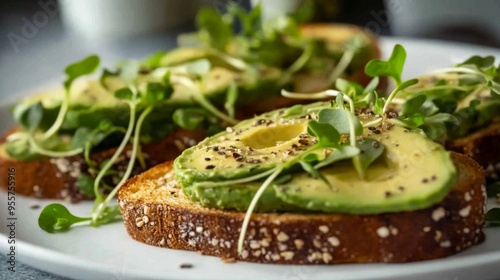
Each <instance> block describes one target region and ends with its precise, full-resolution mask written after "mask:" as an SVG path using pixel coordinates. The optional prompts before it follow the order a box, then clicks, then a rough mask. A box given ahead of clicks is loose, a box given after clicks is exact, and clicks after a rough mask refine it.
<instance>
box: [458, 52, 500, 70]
mask: <svg viewBox="0 0 500 280" xmlns="http://www.w3.org/2000/svg"><path fill="white" fill-rule="evenodd" d="M493 63H495V57H493V56H484V57H483V56H479V55H474V56H472V57H470V58H468V59H467V60H465V61H464V62H462V63H459V64H457V66H464V65H475V66H477V68H479V69H486V68H489V67H491V66H492V65H493Z"/></svg>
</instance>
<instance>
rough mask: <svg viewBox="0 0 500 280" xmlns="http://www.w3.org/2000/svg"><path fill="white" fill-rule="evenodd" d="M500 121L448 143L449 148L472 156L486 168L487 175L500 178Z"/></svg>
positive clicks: (496, 178)
mask: <svg viewBox="0 0 500 280" xmlns="http://www.w3.org/2000/svg"><path fill="white" fill-rule="evenodd" d="M499 142H500V122H496V123H493V124H490V125H489V126H487V127H486V128H483V129H481V130H478V131H476V132H474V133H472V134H469V135H467V136H465V137H463V138H460V139H457V140H454V141H451V142H450V143H448V144H447V145H446V146H447V149H449V150H452V151H456V152H459V153H461V154H464V155H466V156H469V157H471V158H472V159H474V160H475V161H477V162H478V163H479V164H480V165H482V166H483V167H484V168H485V170H486V176H487V177H488V178H491V179H495V180H498V179H499V178H500V146H499V145H498V143H499Z"/></svg>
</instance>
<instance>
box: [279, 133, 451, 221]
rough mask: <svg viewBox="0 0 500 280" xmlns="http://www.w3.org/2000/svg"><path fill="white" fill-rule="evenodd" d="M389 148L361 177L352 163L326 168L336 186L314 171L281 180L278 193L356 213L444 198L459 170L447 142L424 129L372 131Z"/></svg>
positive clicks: (419, 205)
mask: <svg viewBox="0 0 500 280" xmlns="http://www.w3.org/2000/svg"><path fill="white" fill-rule="evenodd" d="M370 138H374V139H376V140H378V141H380V143H382V144H383V145H384V146H385V150H384V153H383V154H382V158H379V159H378V160H377V161H376V162H375V163H374V164H372V165H371V166H370V167H369V168H368V170H367V172H366V177H365V179H360V178H359V177H358V175H357V173H356V171H355V169H354V168H353V166H352V163H351V162H349V161H343V162H339V163H337V164H333V165H331V166H329V167H326V168H323V169H321V170H320V171H321V173H322V174H323V175H324V176H325V178H326V179H327V180H328V181H329V182H330V184H331V187H330V186H328V185H327V184H326V183H324V182H323V181H321V180H319V179H314V178H311V177H310V176H309V175H308V174H305V173H300V174H297V175H294V176H293V177H292V179H291V180H290V181H289V182H288V183H286V184H276V185H274V189H275V190H276V194H277V196H278V197H279V198H281V199H282V200H283V201H285V202H287V203H290V204H294V205H296V206H299V207H302V208H305V209H310V210H317V211H324V212H341V213H353V214H377V213H386V212H400V211H411V210H415V209H421V208H426V207H429V206H431V205H433V204H435V203H437V202H439V201H441V200H442V199H443V198H444V197H445V196H446V195H447V193H448V192H449V191H450V189H451V188H452V186H453V184H454V183H455V180H456V170H455V166H454V165H453V162H452V161H451V159H450V155H449V152H447V151H446V150H445V149H444V148H443V147H442V146H441V145H439V144H437V143H435V142H433V141H431V140H430V139H428V138H426V137H425V136H423V135H422V134H420V133H418V132H412V131H408V130H406V129H404V128H402V127H399V126H394V127H392V128H391V129H389V130H385V131H382V132H381V133H380V134H374V135H371V136H370Z"/></svg>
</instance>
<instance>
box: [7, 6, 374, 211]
mask: <svg viewBox="0 0 500 280" xmlns="http://www.w3.org/2000/svg"><path fill="white" fill-rule="evenodd" d="M232 9H233V10H234V13H232V14H231V13H230V14H228V15H225V16H224V17H223V16H221V15H219V14H218V13H217V12H216V11H215V10H214V9H209V8H206V9H203V10H202V11H200V13H199V15H198V17H197V23H198V27H199V31H198V32H197V33H196V34H197V35H196V36H199V37H200V38H201V39H200V41H199V42H198V43H197V44H194V45H193V44H191V45H190V46H181V47H179V48H177V49H174V50H171V51H168V52H161V53H157V54H154V55H152V56H151V57H150V58H148V59H146V60H145V61H141V62H137V61H127V62H124V63H122V64H121V65H119V67H118V69H117V70H115V71H111V70H106V69H105V70H103V71H102V73H101V75H100V78H99V79H98V80H95V79H90V80H88V81H85V82H81V83H79V82H75V84H73V81H75V80H76V79H77V78H80V77H82V76H85V75H88V74H91V73H92V72H93V71H95V70H96V68H97V67H98V64H99V58H98V57H96V56H89V57H87V58H86V59H83V60H81V61H79V62H77V63H74V64H72V65H70V66H68V68H67V69H66V70H65V72H66V75H67V80H66V81H65V84H64V90H62V91H61V92H51V93H50V94H49V95H44V96H41V97H38V96H35V97H30V98H27V99H26V100H24V101H23V102H21V103H20V104H18V105H17V106H16V107H15V108H14V109H13V113H14V118H15V120H16V122H17V127H16V128H13V129H12V130H11V131H8V132H6V133H5V134H4V135H3V136H2V138H1V143H2V145H1V150H0V167H3V166H8V167H16V168H17V170H22V172H23V174H22V177H23V180H25V181H23V183H22V184H20V187H19V188H18V190H17V191H18V193H19V194H24V195H33V196H37V197H45V198H62V199H67V200H71V201H78V200H80V199H89V198H93V197H97V198H103V197H104V196H105V194H107V193H109V192H110V191H112V189H113V187H114V186H116V185H120V182H122V179H123V178H125V179H126V177H128V176H129V175H130V174H136V173H138V172H140V171H143V170H146V169H147V168H149V167H151V166H154V165H156V164H158V163H160V162H163V161H165V160H169V159H173V158H175V156H177V155H179V154H180V152H181V151H182V150H184V149H185V148H186V147H189V146H192V145H194V144H195V143H197V142H198V141H200V140H202V139H203V138H204V137H205V136H207V135H212V134H214V133H216V132H218V131H221V130H223V129H224V127H225V126H227V125H231V124H234V123H235V122H236V119H240V118H245V117H251V116H253V115H254V114H255V113H257V112H261V111H267V110H269V109H274V108H278V107H282V106H286V105H289V104H290V103H287V102H289V101H290V100H289V99H285V98H282V97H281V96H280V95H279V91H280V89H281V88H282V87H287V88H295V87H299V86H303V85H305V82H301V83H296V82H295V77H298V76H299V75H300V76H301V77H302V79H301V80H302V81H307V80H308V79H307V76H311V77H313V76H314V77H320V78H316V79H314V81H315V82H314V83H312V85H311V83H310V84H309V86H308V87H312V86H315V87H319V88H324V86H325V84H328V85H329V84H331V83H332V81H333V80H330V78H331V77H330V76H331V75H330V74H332V73H331V72H332V71H333V70H335V69H337V71H335V73H336V74H335V75H337V76H342V77H346V78H350V77H353V78H355V79H358V81H359V82H361V83H363V79H366V76H364V78H360V76H359V73H363V71H362V69H363V66H364V64H365V63H366V62H367V61H368V60H369V59H371V58H374V57H378V56H379V55H380V53H379V50H378V46H377V43H376V40H375V38H374V36H373V35H371V34H369V33H367V32H366V31H364V30H361V29H356V28H353V27H349V26H339V29H340V30H343V31H342V34H348V33H350V32H352V33H351V35H352V36H349V35H347V36H344V37H343V38H340V39H337V40H333V39H329V38H327V39H324V37H325V36H327V35H328V34H329V33H332V32H333V31H335V29H336V27H335V25H320V26H319V27H321V28H320V29H321V30H324V31H323V33H321V34H324V35H321V34H320V35H317V34H315V35H314V36H307V34H308V32H311V31H302V34H301V31H300V28H299V26H298V24H297V22H296V21H295V20H293V19H291V18H285V19H286V21H287V22H288V23H289V24H291V25H290V26H288V25H287V26H286V30H285V29H279V28H277V27H276V26H270V27H269V26H267V25H266V31H264V27H263V26H261V23H260V22H259V21H258V20H257V19H258V18H260V16H259V14H258V13H259V12H260V10H259V9H256V10H253V11H252V12H251V13H252V14H253V18H254V20H253V21H252V22H251V23H249V24H252V25H255V26H257V27H258V28H254V29H253V30H254V31H255V34H250V33H248V32H246V31H245V32H243V31H241V32H239V33H237V32H234V33H233V31H228V32H227V33H226V35H227V36H226V37H225V39H224V40H223V41H224V42H225V44H220V42H218V43H217V42H215V43H214V42H213V41H211V40H210V39H207V38H211V37H210V36H216V34H209V35H210V36H209V37H206V36H205V37H204V36H202V35H203V34H206V32H207V30H210V27H211V24H214V22H215V24H222V25H224V26H225V28H226V29H227V28H228V27H229V26H232V24H233V21H236V20H243V19H240V18H239V17H238V16H237V14H238V15H239V16H242V17H245V16H249V15H246V14H242V13H241V11H240V10H238V9H239V8H237V7H233V8H232ZM228 18H231V20H229V21H227V22H226V21H225V20H227V19H228ZM319 27H318V28H319ZM247 29H248V28H247ZM306 29H307V30H314V28H311V27H307V28H304V30H306ZM325 30H326V31H325ZM349 30H350V31H349ZM333 33H334V32H333ZM328 36H330V37H332V36H331V35H328ZM181 37H182V36H181ZM320 37H323V38H320ZM333 38H335V36H333ZM353 38H355V40H351V39H353ZM344 39H345V40H344ZM207 40H208V41H207ZM325 40H329V41H328V42H326V41H325ZM351 41H354V45H353V46H352V47H350V46H351V45H350V44H351ZM250 42H251V43H252V44H250ZM325 42H326V43H325ZM238 43H245V46H246V47H245V48H243V47H242V46H239V47H238V48H236V47H235V44H238ZM247 43H248V45H247ZM275 45H279V46H281V50H283V52H282V53H279V54H275V55H274V58H276V59H275V60H268V59H267V58H268V57H269V54H270V53H272V52H273V48H274V46H275ZM325 45H328V47H325ZM358 48H359V50H360V51H358ZM234 50H239V52H237V53H235V52H234ZM242 50H244V51H242ZM346 50H349V52H350V53H351V56H352V63H351V61H348V63H347V64H345V63H344V65H343V66H342V67H340V68H339V67H336V66H337V63H336V62H338V61H339V60H340V59H341V57H342V53H343V52H344V51H346ZM285 54H286V55H285ZM318 63H319V64H321V65H320V66H318ZM322 63H323V64H322ZM325 63H326V64H328V68H325V69H326V70H325V71H323V73H322V72H321V71H320V70H321V69H323V67H324V65H325ZM341 68H342V69H341ZM318 69H319V70H318ZM318 75H319V76H318ZM325 77H326V78H325ZM333 78H335V77H333ZM325 79H326V81H325ZM320 82H322V83H320ZM264 101H265V102H264ZM243 108H244V109H243ZM132 111H133V112H134V113H132ZM141 116H142V117H141ZM140 120H141V121H140ZM139 121H140V123H141V125H138V124H139ZM137 127H139V130H138V131H137V133H136V132H134V129H136V128H137ZM125 136H126V137H125ZM135 139H137V141H136V142H137V143H136V144H135V147H136V148H135V149H134V143H133V142H134V140H135ZM122 143H123V145H122ZM134 151H135V152H134ZM115 155H116V156H115ZM110 159H114V160H113V161H109V160H110ZM109 162H112V163H111V165H109V166H107V163H109ZM129 166H131V167H130V168H129ZM3 170H6V169H5V168H3ZM103 170H104V171H103ZM20 172H21V171H20ZM100 172H102V174H103V175H102V176H99V173H100ZM3 175H4V174H3ZM3 175H2V176H1V180H2V181H1V183H0V184H1V186H2V187H7V176H3ZM124 175H127V176H124ZM40 178H44V179H43V180H40ZM98 178H99V180H98ZM96 182H97V183H96Z"/></svg>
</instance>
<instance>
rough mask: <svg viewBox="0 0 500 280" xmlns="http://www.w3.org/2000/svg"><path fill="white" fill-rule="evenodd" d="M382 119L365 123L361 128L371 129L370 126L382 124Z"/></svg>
mask: <svg viewBox="0 0 500 280" xmlns="http://www.w3.org/2000/svg"><path fill="white" fill-rule="evenodd" d="M382 120H383V119H382V118H380V119H376V120H373V121H371V122H367V123H365V124H363V127H372V126H378V125H379V124H380V123H382Z"/></svg>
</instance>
